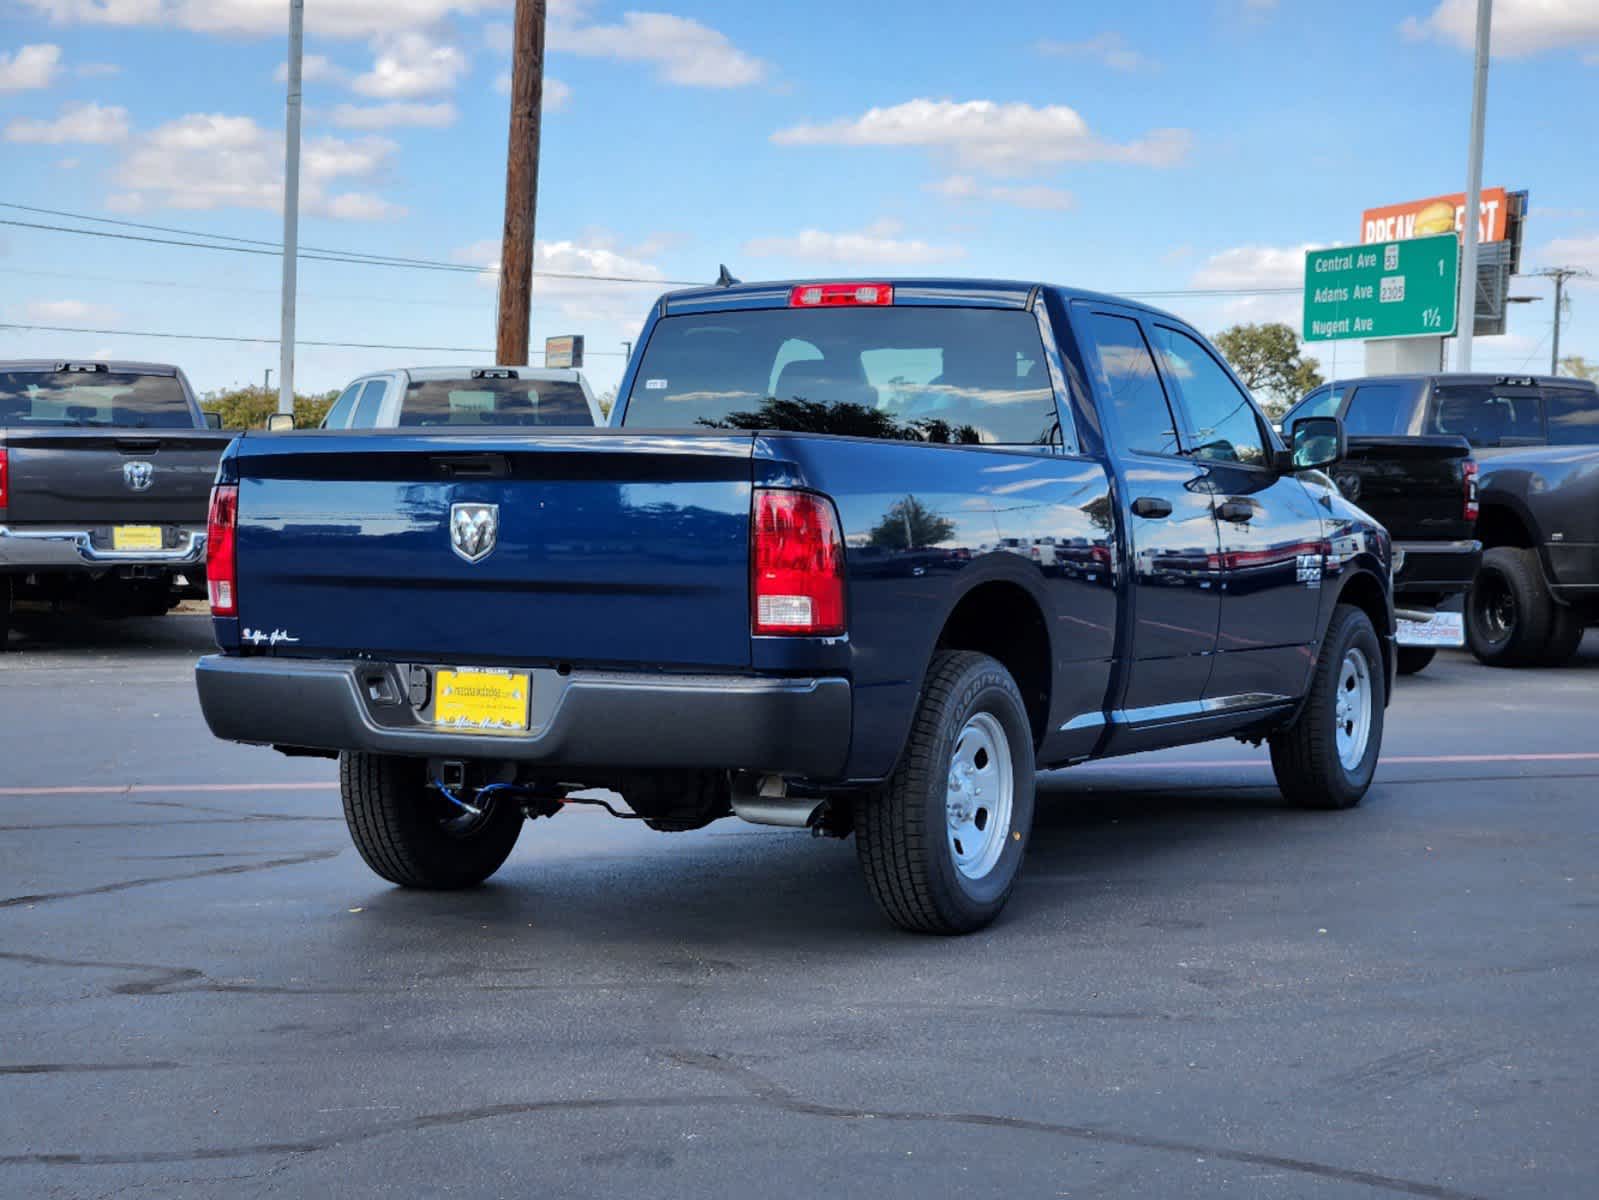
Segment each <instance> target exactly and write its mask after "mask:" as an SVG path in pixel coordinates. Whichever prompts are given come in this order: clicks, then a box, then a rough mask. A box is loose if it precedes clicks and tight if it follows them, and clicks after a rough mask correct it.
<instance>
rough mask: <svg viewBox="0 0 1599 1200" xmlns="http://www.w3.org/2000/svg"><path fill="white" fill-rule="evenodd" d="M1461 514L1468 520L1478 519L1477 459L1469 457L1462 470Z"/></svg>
mask: <svg viewBox="0 0 1599 1200" xmlns="http://www.w3.org/2000/svg"><path fill="white" fill-rule="evenodd" d="M1460 489H1461V502H1460V515H1461V517H1462V519H1464V520H1467V521H1475V520H1476V519H1477V460H1476V459H1474V458H1468V459H1467V460H1466V462H1465V466H1464V468H1463V470H1462V471H1461V478H1460Z"/></svg>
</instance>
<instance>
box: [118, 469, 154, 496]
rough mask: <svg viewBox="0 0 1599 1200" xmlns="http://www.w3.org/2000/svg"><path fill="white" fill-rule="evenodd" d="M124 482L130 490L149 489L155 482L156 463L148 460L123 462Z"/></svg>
mask: <svg viewBox="0 0 1599 1200" xmlns="http://www.w3.org/2000/svg"><path fill="white" fill-rule="evenodd" d="M122 482H123V483H125V484H127V485H128V490H129V491H133V492H147V491H149V490H150V485H151V484H152V483H154V482H155V464H154V463H147V462H125V463H123V464H122Z"/></svg>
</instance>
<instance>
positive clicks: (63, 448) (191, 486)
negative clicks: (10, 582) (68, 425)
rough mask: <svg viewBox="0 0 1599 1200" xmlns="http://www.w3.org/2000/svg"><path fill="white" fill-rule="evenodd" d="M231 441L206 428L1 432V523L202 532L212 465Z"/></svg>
mask: <svg viewBox="0 0 1599 1200" xmlns="http://www.w3.org/2000/svg"><path fill="white" fill-rule="evenodd" d="M231 440H232V435H231V434H227V433H222V432H219V431H213V430H205V429H196V430H170V429H163V430H154V429H150V430H145V429H115V430H92V429H52V430H50V431H49V432H44V431H24V430H19V429H15V428H11V429H7V430H5V431H4V436H3V441H4V445H5V448H6V453H7V456H8V457H9V459H10V464H11V465H10V473H11V489H10V491H11V502H10V505H9V507H8V509H7V519H8V520H9V521H10V522H11V523H12V524H16V525H27V524H34V525H71V526H80V527H81V526H98V525H111V524H125V523H127V522H130V521H148V522H152V523H161V522H172V521H183V522H187V523H189V524H197V525H203V524H204V523H205V508H206V498H207V497H208V496H209V495H210V493H211V483H212V480H213V479H214V478H215V476H216V471H217V460H218V459H219V458H221V456H222V451H223V450H224V449H225V448H226V447H227V444H228V442H229V441H231Z"/></svg>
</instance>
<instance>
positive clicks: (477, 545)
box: [450, 504, 500, 563]
mask: <svg viewBox="0 0 1599 1200" xmlns="http://www.w3.org/2000/svg"><path fill="white" fill-rule="evenodd" d="M499 537H500V506H499V505H498V504H452V505H450V549H452V550H454V551H455V552H456V553H457V554H459V555H460V556H461V557H462V558H464V559H466V561H467V562H469V563H475V562H480V561H482V560H483V559H485V558H487V557H488V556H489V553H490V551H492V550H493V549H494V545H495V543H496V542H498V541H499Z"/></svg>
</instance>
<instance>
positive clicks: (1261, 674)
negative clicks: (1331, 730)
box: [1150, 322, 1323, 706]
mask: <svg viewBox="0 0 1599 1200" xmlns="http://www.w3.org/2000/svg"><path fill="white" fill-rule="evenodd" d="M1150 335H1151V338H1152V340H1153V341H1154V343H1155V348H1156V357H1157V358H1158V360H1159V362H1160V366H1161V373H1162V375H1163V377H1164V379H1165V381H1166V385H1167V388H1168V389H1169V390H1170V391H1171V392H1173V393H1174V394H1175V395H1176V397H1177V398H1178V401H1179V405H1180V408H1181V410H1182V412H1183V413H1184V415H1185V417H1186V421H1187V426H1188V430H1189V439H1190V440H1189V442H1188V444H1187V445H1185V447H1184V449H1183V455H1184V457H1185V458H1186V459H1187V460H1188V461H1189V462H1190V463H1192V464H1193V465H1194V466H1195V467H1196V468H1198V469H1199V470H1200V471H1201V472H1202V474H1203V484H1202V486H1203V489H1204V491H1205V492H1206V494H1207V495H1208V497H1209V500H1210V502H1211V503H1212V505H1213V506H1214V512H1215V515H1216V526H1217V531H1218V534H1219V538H1220V543H1221V568H1222V577H1221V600H1220V607H1221V620H1220V625H1219V628H1218V630H1217V639H1216V662H1215V667H1214V669H1213V670H1212V672H1211V674H1210V680H1209V684H1208V686H1207V688H1206V692H1205V696H1206V699H1207V700H1210V701H1213V702H1220V703H1222V704H1224V705H1231V704H1234V703H1236V704H1237V705H1239V706H1245V705H1248V704H1251V703H1265V702H1268V701H1269V700H1271V699H1274V698H1280V699H1287V698H1289V697H1291V696H1296V695H1297V694H1298V684H1299V682H1300V681H1301V680H1302V679H1303V678H1304V676H1305V673H1306V671H1308V669H1309V665H1310V659H1309V654H1310V646H1311V643H1312V642H1313V641H1314V640H1315V638H1316V630H1317V622H1318V620H1319V613H1320V603H1321V592H1320V589H1321V581H1322V570H1323V554H1322V525H1321V516H1320V513H1319V512H1318V510H1317V508H1316V506H1315V504H1314V502H1313V501H1312V500H1311V498H1310V496H1309V494H1308V493H1307V492H1306V491H1305V488H1304V487H1303V485H1301V484H1300V482H1299V480H1298V479H1296V478H1295V477H1294V476H1293V475H1291V474H1283V473H1280V472H1279V471H1278V470H1277V468H1276V464H1275V462H1274V461H1273V459H1274V447H1273V445H1272V442H1271V439H1270V438H1269V437H1268V436H1267V433H1266V428H1265V421H1264V418H1263V417H1261V415H1260V413H1259V412H1258V411H1257V410H1256V408H1255V405H1254V402H1253V401H1252V400H1251V399H1250V397H1249V394H1248V393H1247V392H1246V391H1245V390H1244V388H1243V386H1242V385H1241V384H1239V383H1238V382H1237V381H1236V380H1235V379H1234V378H1233V377H1232V375H1231V374H1230V373H1229V372H1228V371H1227V370H1226V368H1224V367H1223V366H1222V365H1221V362H1220V360H1219V359H1218V358H1217V356H1216V355H1215V354H1213V353H1212V352H1211V350H1210V349H1209V347H1207V346H1206V345H1205V344H1204V343H1203V342H1202V341H1201V340H1200V339H1199V338H1198V336H1197V335H1195V334H1194V333H1193V332H1192V331H1190V330H1186V329H1183V328H1181V327H1179V326H1177V325H1175V324H1170V323H1167V322H1153V323H1152V324H1151V327H1150Z"/></svg>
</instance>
